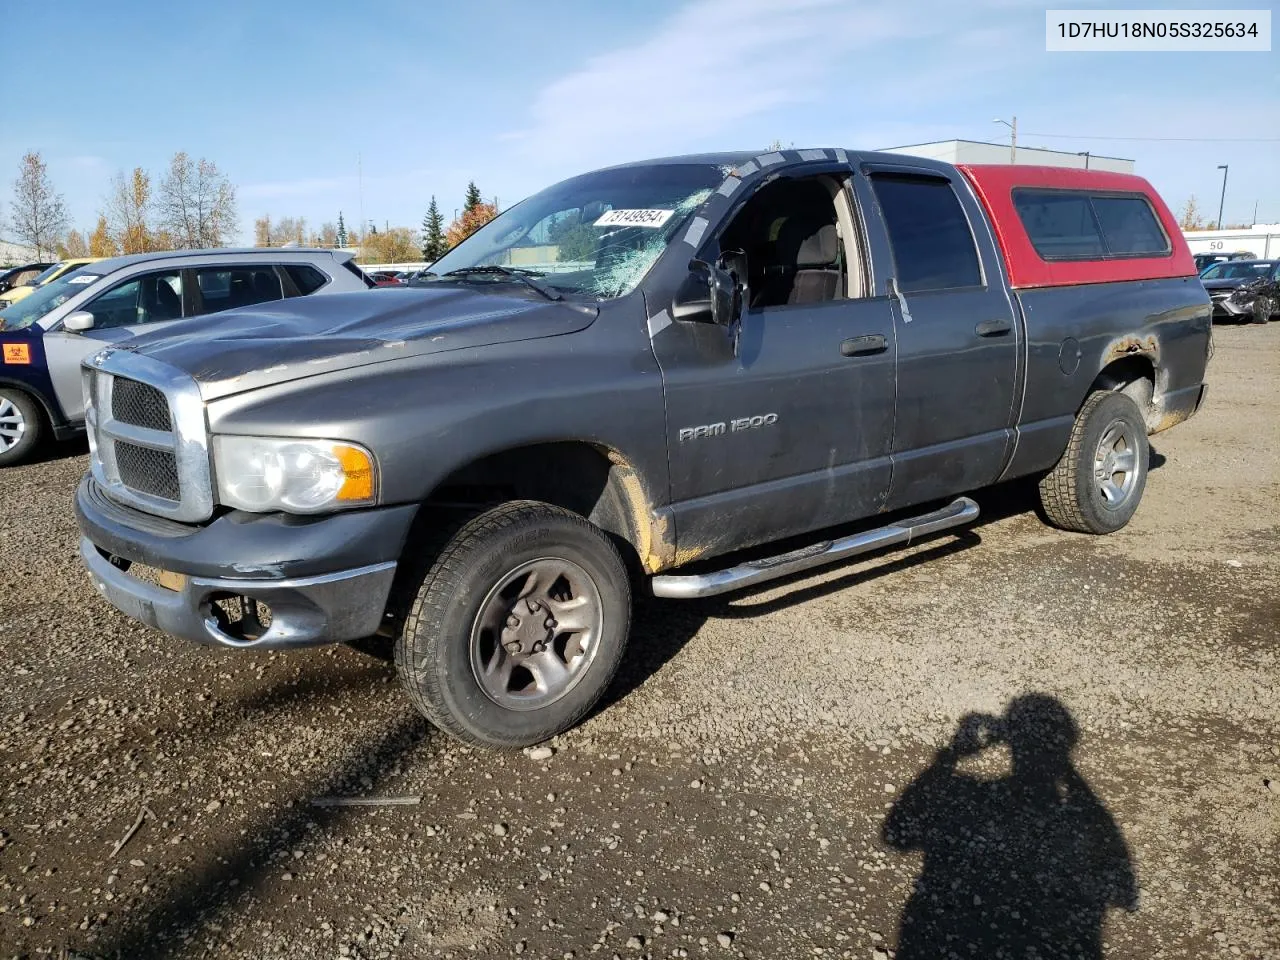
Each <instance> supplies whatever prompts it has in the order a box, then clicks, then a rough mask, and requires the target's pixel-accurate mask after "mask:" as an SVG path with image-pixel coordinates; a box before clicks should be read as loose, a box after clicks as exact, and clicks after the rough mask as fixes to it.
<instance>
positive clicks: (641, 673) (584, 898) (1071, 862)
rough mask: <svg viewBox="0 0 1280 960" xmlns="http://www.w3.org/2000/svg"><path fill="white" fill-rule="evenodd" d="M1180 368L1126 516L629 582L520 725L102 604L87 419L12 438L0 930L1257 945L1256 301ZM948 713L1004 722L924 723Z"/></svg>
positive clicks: (370, 673)
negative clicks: (88, 515) (703, 578)
mask: <svg viewBox="0 0 1280 960" xmlns="http://www.w3.org/2000/svg"><path fill="white" fill-rule="evenodd" d="M1210 379H1211V383H1212V387H1211V393H1210V400H1209V403H1208V407H1207V409H1206V410H1204V411H1203V412H1202V413H1201V414H1200V415H1199V416H1198V417H1197V418H1195V419H1194V420H1192V421H1191V422H1190V423H1188V424H1186V425H1183V426H1180V427H1178V428H1177V429H1175V430H1173V431H1170V432H1169V433H1166V434H1162V435H1160V436H1157V437H1156V438H1154V442H1153V449H1154V450H1155V451H1156V455H1155V456H1154V458H1153V460H1154V464H1153V465H1154V466H1155V469H1153V470H1152V472H1151V475H1150V480H1149V483H1148V487H1147V492H1146V499H1145V501H1144V503H1143V505H1142V507H1141V509H1140V510H1139V512H1138V515H1137V517H1136V519H1135V521H1134V522H1133V523H1132V524H1131V525H1130V526H1129V527H1128V528H1127V529H1126V530H1124V531H1122V532H1121V533H1119V534H1116V535H1114V536H1110V537H1104V538H1091V537H1085V536H1078V535H1070V534H1064V533H1060V532H1057V531H1055V530H1052V529H1049V528H1047V527H1045V526H1043V525H1042V524H1041V523H1040V521H1039V520H1038V519H1037V518H1036V516H1035V514H1034V512H1031V510H1030V501H1029V500H1028V498H1027V496H1026V491H1025V489H1016V488H1015V489H1012V490H999V491H990V492H987V493H986V494H984V495H982V496H980V497H979V499H980V500H981V502H982V505H983V507H984V511H985V514H984V522H983V523H982V524H980V525H979V526H978V527H976V528H975V529H974V530H972V531H970V532H967V533H964V534H963V535H961V536H959V537H946V538H942V539H940V540H936V541H933V542H932V543H930V544H928V545H926V546H925V547H924V548H923V549H921V550H919V551H917V552H915V553H912V554H909V555H902V554H897V555H891V556H888V557H884V558H880V559H878V560H874V561H871V562H867V563H862V564H858V565H852V566H845V567H841V568H838V569H835V570H831V571H828V572H826V573H825V574H823V575H821V576H815V577H809V578H806V579H802V580H799V581H796V582H794V583H790V584H788V585H786V586H785V587H784V588H773V589H769V590H763V591H758V592H755V593H752V594H748V595H745V596H739V597H736V598H732V599H729V600H724V601H708V602H703V603H686V604H680V603H674V602H671V603H657V602H650V603H647V604H645V605H644V606H643V607H642V609H641V610H640V611H639V612H638V615H637V622H636V626H635V629H634V632H633V643H634V654H633V656H632V658H631V661H630V663H629V664H628V667H627V669H626V671H625V675H624V676H623V677H622V680H621V682H620V683H619V685H618V688H617V690H616V691H615V692H614V694H613V697H612V702H611V704H610V705H609V706H608V707H607V708H606V709H604V710H603V711H601V712H600V713H598V714H597V715H596V716H595V717H594V718H593V719H592V720H591V721H589V722H588V723H587V724H586V725H585V726H584V727H582V728H581V729H578V730H576V731H573V732H572V733H570V734H569V735H567V736H565V737H562V738H560V739H559V740H558V741H557V742H556V743H554V744H553V747H554V751H555V752H554V755H553V756H552V757H551V758H550V759H543V760H535V759H532V758H531V757H529V756H528V755H526V754H505V755H504V754H496V753H489V752H484V751H479V750H470V749H465V748H462V747H459V746H458V745H456V744H454V743H452V742H450V741H448V740H446V739H444V738H443V737H442V736H440V735H438V734H436V733H435V732H434V731H432V730H431V729H430V728H429V727H428V726H427V725H426V724H425V723H423V722H422V721H420V720H419V719H418V718H417V717H416V716H415V715H414V714H413V712H412V711H411V709H410V708H409V707H408V705H407V703H406V701H405V699H404V698H403V697H402V696H401V695H400V692H399V689H398V688H397V686H396V684H395V681H394V678H393V676H392V674H391V672H390V671H389V670H388V669H387V668H385V667H384V666H383V665H381V664H379V663H377V662H375V661H372V660H369V659H366V658H364V657H362V656H361V655H359V654H356V653H354V652H351V651H349V650H346V649H332V650H319V651H313V652H303V653H290V654H277V655H270V654H247V653H239V654H238V653H233V652H225V651H217V650H208V649H197V648H194V647H190V646H187V645H185V644H182V643H179V642H176V641H170V640H168V639H166V638H165V637H163V636H161V635H159V634H156V633H152V632H149V631H148V630H146V629H143V628H141V627H139V626H137V625H135V624H133V623H132V622H130V621H128V620H126V619H125V618H123V617H121V616H118V615H116V614H115V613H114V612H113V611H111V610H109V609H108V608H107V607H106V606H105V605H104V603H102V602H101V601H100V600H99V598H98V597H97V596H96V595H95V593H94V591H93V590H92V589H91V588H90V585H89V583H88V580H87V578H86V577H85V575H84V574H83V573H82V571H81V569H80V567H79V564H78V562H77V559H76V533H75V524H74V521H73V519H72V515H71V511H70V506H69V503H70V498H71V494H72V491H73V489H74V487H75V484H76V482H77V480H78V478H79V476H80V474H81V472H82V471H83V470H84V467H85V458H84V456H83V453H82V452H81V451H78V450H74V449H73V450H71V451H63V452H62V453H61V454H60V455H58V456H54V457H52V458H51V459H49V460H48V461H47V462H45V463H41V464H36V465H33V466H28V467H25V468H21V469H16V470H9V471H6V472H4V473H3V474H2V475H0V672H2V673H3V676H4V678H5V682H4V690H5V697H4V701H3V706H2V707H0V762H2V763H3V766H4V769H5V770H6V772H7V776H6V778H5V781H4V783H3V785H0V956H11V955H12V956H32V957H35V956H44V955H59V954H60V952H61V955H63V956H66V955H67V951H74V953H73V954H72V955H75V956H82V957H107V956H121V957H128V958H136V957H203V956H236V957H253V958H268V957H269V958H276V957H280V958H284V957H289V958H292V957H347V956H350V957H369V958H372V957H463V956H467V957H470V956H483V957H489V956H512V955H516V954H523V955H525V956H529V957H537V958H543V957H556V958H559V957H578V958H584V957H587V956H594V955H599V956H601V957H605V958H609V957H612V956H614V955H617V956H620V957H622V958H638V957H654V958H656V957H685V956H689V957H699V956H703V955H708V956H725V957H737V956H740V957H752V958H761V960H774V958H792V957H857V958H879V960H884V958H885V957H893V956H895V955H896V956H897V957H898V958H901V960H915V958H925V957H944V956H948V955H952V954H954V955H961V956H969V955H975V956H982V957H995V956H999V955H1001V953H1000V952H999V951H1000V950H1003V955H1005V956H1016V957H1028V956H1038V957H1042V958H1044V957H1057V956H1062V957H1067V956H1072V957H1074V956H1081V957H1098V956H1101V955H1106V956H1108V957H1126V958H1127V957H1133V958H1137V957H1142V958H1150V957H1280V664H1278V663H1277V657H1278V655H1280V648H1278V644H1277V634H1280V592H1278V590H1277V588H1278V587H1280V555H1278V550H1277V548H1278V546H1280V323H1277V324H1272V325H1270V326H1269V327H1266V328H1258V327H1220V328H1219V329H1218V330H1217V354H1216V357H1215V359H1214V362H1213V366H1212V370H1211V376H1210ZM925 561H928V562H925ZM973 712H985V713H990V714H997V715H998V714H1006V722H1005V724H1004V727H1003V728H1004V729H1006V730H1007V731H1008V737H1007V739H1008V741H1009V745H1008V746H1004V745H999V744H997V745H996V746H992V747H990V748H988V749H985V750H983V751H982V752H980V753H977V754H968V753H967V751H965V750H964V749H961V750H959V751H950V750H948V749H945V748H946V747H947V745H948V744H951V743H952V742H953V737H955V735H956V733H957V731H958V730H959V729H960V728H961V724H962V718H964V717H965V716H966V715H967V714H970V713H973ZM965 729H966V730H968V729H970V728H969V726H968V725H967V724H966V725H965ZM963 739H964V738H963V737H961V740H963ZM1073 742H1074V749H1072V748H1071V745H1072V743H1073ZM940 748H944V749H941V750H940ZM333 796H344V797H349V796H376V797H421V802H420V803H419V804H418V805H416V806H381V807H345V806H344V807H332V806H330V807H322V806H315V805H313V801H315V800H316V799H319V798H326V797H333ZM142 810H145V811H147V813H146V814H145V815H144V817H143V820H142V823H141V825H140V826H139V827H138V828H137V830H136V832H133V833H132V836H131V838H130V839H129V842H128V843H127V844H126V845H125V846H124V847H123V849H121V850H120V851H119V853H118V854H116V855H114V856H113V855H112V851H113V848H114V847H115V846H116V844H117V842H118V841H120V840H121V839H122V838H124V837H125V836H127V835H129V832H130V828H131V826H132V825H133V824H134V823H135V819H136V818H137V817H138V816H139V812H140V811H142ZM1036 938H1042V939H1041V948H1040V952H1039V953H1033V952H1031V950H1030V948H1029V947H1028V944H1030V943H1032V942H1033V941H1034V940H1035V939H1036Z"/></svg>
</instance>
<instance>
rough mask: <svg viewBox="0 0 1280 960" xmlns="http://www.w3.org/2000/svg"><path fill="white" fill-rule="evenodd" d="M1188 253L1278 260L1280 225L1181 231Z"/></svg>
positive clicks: (1266, 224) (1267, 224)
mask: <svg viewBox="0 0 1280 960" xmlns="http://www.w3.org/2000/svg"><path fill="white" fill-rule="evenodd" d="M1182 235H1183V236H1184V237H1186V238H1187V246H1189V247H1190V248H1191V252H1192V253H1242V252H1244V251H1246V250H1247V251H1248V252H1249V253H1251V254H1253V255H1254V256H1255V257H1257V258H1258V259H1260V260H1271V259H1280V223H1255V224H1254V225H1253V226H1252V227H1244V228H1243V229H1237V230H1183V231H1182Z"/></svg>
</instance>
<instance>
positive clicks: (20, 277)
mask: <svg viewBox="0 0 1280 960" xmlns="http://www.w3.org/2000/svg"><path fill="white" fill-rule="evenodd" d="M52 266H53V264H52V263H24V264H23V265H22V266H20V267H5V268H4V269H2V270H0V294H3V293H5V292H7V291H9V290H12V289H13V288H14V287H17V286H20V285H22V284H24V283H30V282H31V281H32V280H34V279H35V278H36V277H37V276H39V275H40V274H41V273H43V272H44V271H45V270H48V269H49V268H50V267H52Z"/></svg>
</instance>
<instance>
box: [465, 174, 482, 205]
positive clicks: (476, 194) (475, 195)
mask: <svg viewBox="0 0 1280 960" xmlns="http://www.w3.org/2000/svg"><path fill="white" fill-rule="evenodd" d="M483 202H484V198H483V197H481V196H480V188H479V187H477V186H476V182H475V181H474V180H472V181H471V182H470V183H468V184H467V196H466V199H465V200H463V201H462V210H463V212H464V213H470V212H471V211H472V210H474V209H475V208H476V207H478V206H480V204H481V203H483Z"/></svg>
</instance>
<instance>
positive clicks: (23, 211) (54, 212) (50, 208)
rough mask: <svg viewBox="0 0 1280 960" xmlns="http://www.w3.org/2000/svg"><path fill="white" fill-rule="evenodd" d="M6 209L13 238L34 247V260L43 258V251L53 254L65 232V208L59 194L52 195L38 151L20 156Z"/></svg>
mask: <svg viewBox="0 0 1280 960" xmlns="http://www.w3.org/2000/svg"><path fill="white" fill-rule="evenodd" d="M9 206H10V207H11V208H12V212H13V218H12V219H13V233H14V235H15V236H16V237H17V238H18V239H19V240H21V241H22V242H23V243H26V244H29V245H30V246H33V247H35V248H36V256H37V257H43V256H44V254H45V252H46V251H48V252H50V253H52V252H53V249H54V247H55V246H56V245H57V243H58V240H59V239H60V238H61V237H62V234H63V233H65V232H66V229H67V223H68V217H67V207H66V204H65V203H64V202H63V199H62V194H60V193H56V192H54V189H53V184H51V183H50V182H49V171H48V169H47V167H46V166H45V162H44V158H43V157H42V156H40V153H39V151H35V150H33V151H31V152H30V153H27V154H24V155H23V157H22V161H21V163H20V165H19V171H18V179H17V180H15V181H14V182H13V200H12V202H10V204H9Z"/></svg>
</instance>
